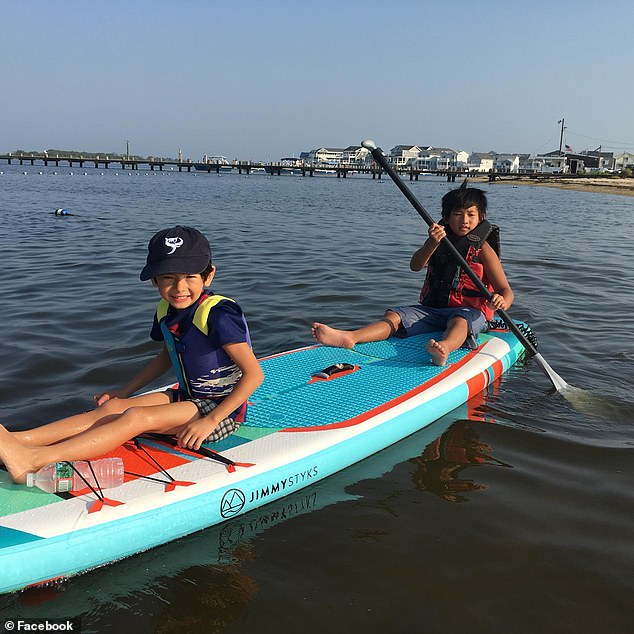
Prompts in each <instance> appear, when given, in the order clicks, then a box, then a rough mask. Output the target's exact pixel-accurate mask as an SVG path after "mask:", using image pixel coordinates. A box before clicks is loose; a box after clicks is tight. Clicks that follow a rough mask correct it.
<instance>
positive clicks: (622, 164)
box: [614, 152, 634, 171]
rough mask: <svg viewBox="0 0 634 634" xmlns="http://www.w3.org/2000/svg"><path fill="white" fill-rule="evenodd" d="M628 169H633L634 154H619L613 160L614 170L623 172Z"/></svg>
mask: <svg viewBox="0 0 634 634" xmlns="http://www.w3.org/2000/svg"><path fill="white" fill-rule="evenodd" d="M627 167H629V168H630V169H631V168H633V167H634V154H632V153H631V152H623V154H619V155H618V156H617V157H616V158H615V159H614V169H615V170H617V171H621V170H624V169H625V168H627Z"/></svg>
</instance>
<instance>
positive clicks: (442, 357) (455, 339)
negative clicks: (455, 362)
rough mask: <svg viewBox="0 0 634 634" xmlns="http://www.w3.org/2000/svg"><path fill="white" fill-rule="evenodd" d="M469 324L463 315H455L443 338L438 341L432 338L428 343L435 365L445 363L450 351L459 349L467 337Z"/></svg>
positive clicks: (428, 350) (448, 324)
mask: <svg viewBox="0 0 634 634" xmlns="http://www.w3.org/2000/svg"><path fill="white" fill-rule="evenodd" d="M468 334H469V326H468V324H467V320H466V319H464V318H463V317H453V318H452V319H450V320H449V321H448V322H447V328H446V329H445V332H444V333H443V336H442V339H441V340H440V341H436V340H435V339H430V340H429V343H428V344H427V352H429V354H430V355H431V360H432V362H433V363H434V365H445V364H446V363H447V357H448V356H449V353H450V352H453V351H454V350H457V349H458V348H459V347H460V346H461V345H462V344H463V343H464V342H465V339H466V338H467V335H468Z"/></svg>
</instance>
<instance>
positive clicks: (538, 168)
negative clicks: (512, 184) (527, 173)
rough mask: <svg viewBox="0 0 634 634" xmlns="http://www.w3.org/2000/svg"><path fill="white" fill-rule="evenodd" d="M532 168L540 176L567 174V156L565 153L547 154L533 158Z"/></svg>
mask: <svg viewBox="0 0 634 634" xmlns="http://www.w3.org/2000/svg"><path fill="white" fill-rule="evenodd" d="M531 163H532V168H533V171H534V172H538V173H540V174H565V173H566V172H567V171H568V166H567V162H566V155H565V154H564V153H563V152H558V151H557V150H555V151H554V152H547V153H546V154H536V155H535V156H533V157H532V161H531Z"/></svg>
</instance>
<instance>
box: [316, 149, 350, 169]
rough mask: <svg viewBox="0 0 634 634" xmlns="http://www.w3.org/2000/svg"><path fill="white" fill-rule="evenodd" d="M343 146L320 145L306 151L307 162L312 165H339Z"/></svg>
mask: <svg viewBox="0 0 634 634" xmlns="http://www.w3.org/2000/svg"><path fill="white" fill-rule="evenodd" d="M343 155H344V150H343V148H335V147H330V148H329V147H321V148H319V149H318V150H311V151H310V152H309V153H308V162H309V163H312V164H313V165H317V164H319V165H339V164H341V162H342V160H343Z"/></svg>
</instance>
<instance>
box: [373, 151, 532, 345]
mask: <svg viewBox="0 0 634 634" xmlns="http://www.w3.org/2000/svg"><path fill="white" fill-rule="evenodd" d="M361 145H362V146H363V147H364V148H366V149H368V150H370V152H371V154H372V158H373V159H374V160H375V161H376V162H377V163H378V164H379V165H380V166H381V167H382V168H383V169H384V170H385V171H386V172H387V174H388V176H389V177H390V178H391V179H392V180H393V181H394V184H395V185H396V186H397V187H398V188H399V189H400V190H401V192H403V195H404V196H405V198H407V200H409V202H410V203H411V205H412V207H414V209H416V211H417V212H418V213H419V214H420V216H421V217H422V219H423V220H424V221H425V222H426V223H427V224H428V225H429V226H430V227H431V225H433V224H434V219H433V218H432V217H431V216H430V215H429V213H428V212H427V210H426V209H425V207H423V206H422V205H421V204H420V202H419V201H418V199H417V198H416V196H414V194H413V193H412V191H411V190H410V188H409V187H408V186H407V185H406V184H405V183H404V182H403V180H402V179H401V177H400V176H399V175H398V174H397V173H396V172H395V171H394V168H393V167H392V166H391V165H390V164H389V163H388V162H387V159H386V158H385V156H384V155H383V152H381V150H379V148H377V146H376V144H375V143H374V141H370V140H366V141H363V142H362V143H361ZM442 243H443V244H444V245H445V246H446V247H447V249H448V250H449V252H450V253H451V255H452V256H453V257H454V259H455V260H456V261H457V262H458V264H459V265H460V266H461V267H462V270H463V271H464V272H465V273H466V274H467V275H468V276H469V278H470V279H471V281H472V282H473V283H474V284H475V285H476V287H477V288H478V290H479V291H480V292H481V293H482V294H483V295H484V297H486V298H487V300H488V301H491V298H492V297H493V295H492V294H491V291H490V290H489V289H488V288H487V287H486V286H485V285H484V284H483V282H482V280H481V279H480V278H479V277H478V276H477V275H476V274H475V272H474V271H473V269H472V268H471V267H470V266H469V264H468V263H467V261H466V260H465V259H464V258H463V257H462V255H460V252H459V251H458V249H456V247H455V246H454V245H453V244H452V243H451V241H450V240H449V238H447V237H446V236H445V237H444V238H443V239H442ZM497 314H498V315H499V316H500V317H501V318H502V320H503V321H504V323H505V324H506V325H507V326H508V329H509V330H510V331H511V332H512V333H513V334H514V335H515V336H516V337H517V339H518V340H519V342H520V343H521V344H522V345H523V346H524V348H526V351H527V352H528V353H529V355H530V356H531V357H533V356H535V355H536V354H538V352H537V348H535V346H534V345H533V344H532V343H531V342H530V341H529V340H528V339H527V338H526V337H525V336H524V334H523V333H522V331H521V330H520V329H519V328H518V327H517V325H516V324H515V322H514V321H513V320H512V319H511V318H510V317H509V316H508V314H507V312H506V311H505V310H502V309H501V308H499V309H498V310H497Z"/></svg>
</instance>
